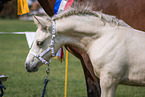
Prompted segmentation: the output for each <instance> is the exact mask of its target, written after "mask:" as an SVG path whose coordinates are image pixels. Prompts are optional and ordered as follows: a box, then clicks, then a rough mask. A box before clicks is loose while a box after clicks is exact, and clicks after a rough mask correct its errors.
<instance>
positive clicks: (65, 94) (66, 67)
mask: <svg viewBox="0 0 145 97" xmlns="http://www.w3.org/2000/svg"><path fill="white" fill-rule="evenodd" d="M67 75H68V51H67V50H66V65H65V91H64V97H67V79H68V78H67Z"/></svg>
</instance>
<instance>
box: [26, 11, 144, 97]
mask: <svg viewBox="0 0 145 97" xmlns="http://www.w3.org/2000/svg"><path fill="white" fill-rule="evenodd" d="M52 20H53V21H55V23H56V32H57V34H56V40H55V51H56V52H57V50H58V49H59V48H60V47H61V46H63V45H67V44H70V45H74V46H76V47H78V48H80V49H82V50H84V51H85V52H86V53H87V54H88V55H89V57H90V60H91V63H92V65H93V69H94V73H95V75H96V76H97V77H99V78H100V85H101V91H102V95H101V97H114V96H115V91H116V88H117V86H118V84H127V85H139V86H145V65H144V63H145V60H144V56H145V53H144V49H145V45H143V43H144V42H145V34H144V32H142V31H139V30H135V29H133V28H131V27H130V26H128V25H127V24H126V23H124V22H123V21H119V20H117V19H116V18H114V17H112V16H108V15H105V14H102V13H98V12H91V11H88V10H81V11H80V10H72V11H68V12H66V13H64V14H61V15H58V17H57V16H54V17H52ZM52 20H51V19H43V18H40V17H38V20H37V19H35V23H36V24H37V25H38V30H37V32H36V39H35V41H34V44H33V46H32V49H31V50H32V51H33V52H35V53H37V54H40V53H41V52H42V51H44V50H45V49H47V47H48V46H49V43H50V40H51V38H50V36H51V21H52ZM110 20H111V21H110ZM112 20H113V21H112ZM42 24H43V26H42ZM44 25H45V26H44ZM46 28H47V29H48V31H47V30H46ZM40 34H41V37H40ZM38 41H39V42H40V41H42V42H44V43H43V44H42V45H41V46H38V45H37V42H38ZM135 45H136V46H135ZM50 57H51V53H50V52H49V53H48V54H46V56H45V57H44V58H45V59H47V60H48V59H49V58H50ZM39 66H41V62H40V61H39V60H37V59H35V57H34V56H33V55H32V54H30V53H29V54H28V56H27V59H26V68H27V70H29V71H36V69H38V67H39Z"/></svg>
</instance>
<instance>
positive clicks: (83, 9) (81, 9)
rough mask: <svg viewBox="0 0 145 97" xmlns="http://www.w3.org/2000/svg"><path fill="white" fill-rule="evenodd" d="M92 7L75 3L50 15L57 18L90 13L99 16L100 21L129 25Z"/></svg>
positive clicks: (54, 18)
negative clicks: (75, 4)
mask: <svg viewBox="0 0 145 97" xmlns="http://www.w3.org/2000/svg"><path fill="white" fill-rule="evenodd" d="M92 9H93V8H92V7H91V6H90V5H87V6H85V5H81V6H78V5H77V7H76V6H75V7H74V6H73V7H71V8H69V9H68V10H66V11H63V12H60V13H58V14H57V15H54V16H53V17H52V19H53V20H59V19H62V18H67V17H70V16H72V15H92V16H95V17H98V18H100V19H101V20H102V21H106V22H109V23H115V24H117V25H119V26H126V27H130V26H129V25H128V24H127V23H125V22H124V21H123V20H120V19H117V18H116V17H115V16H112V15H107V14H104V13H102V12H101V11H93V10H92Z"/></svg>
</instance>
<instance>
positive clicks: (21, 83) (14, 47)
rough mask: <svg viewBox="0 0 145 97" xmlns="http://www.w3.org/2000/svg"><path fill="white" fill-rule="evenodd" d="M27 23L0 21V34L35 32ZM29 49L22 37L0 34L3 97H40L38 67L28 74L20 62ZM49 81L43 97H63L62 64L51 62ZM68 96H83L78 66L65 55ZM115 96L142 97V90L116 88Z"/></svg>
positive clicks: (41, 72) (144, 90)
mask: <svg viewBox="0 0 145 97" xmlns="http://www.w3.org/2000/svg"><path fill="white" fill-rule="evenodd" d="M35 30H36V27H35V25H34V24H33V22H31V21H19V20H0V32H15V31H16V32H18V31H21V32H22V31H35ZM28 51H29V49H28V45H27V41H26V39H25V35H14V34H0V72H1V73H2V74H4V75H8V76H9V78H8V81H6V82H4V83H3V84H4V85H5V86H6V88H7V89H6V90H5V95H4V97H41V93H42V89H43V81H44V78H45V76H46V74H45V68H46V67H47V66H42V67H41V68H40V69H39V71H38V72H36V73H28V72H26V70H25V66H24V62H25V58H26V56H27V53H28ZM50 69H51V73H50V80H51V81H50V82H49V83H48V86H47V92H46V96H45V97H63V96H64V74H65V62H63V63H60V62H58V61H57V60H52V63H51V66H50ZM68 71H69V72H68V97H87V94H86V88H85V80H84V75H83V70H82V67H81V64H80V62H79V60H78V59H77V58H75V57H74V56H73V55H71V54H70V53H69V70H68ZM116 97H145V88H141V87H131V86H123V85H121V86H119V88H118V89H117V93H116Z"/></svg>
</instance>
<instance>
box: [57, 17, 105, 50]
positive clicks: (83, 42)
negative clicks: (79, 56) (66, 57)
mask: <svg viewBox="0 0 145 97" xmlns="http://www.w3.org/2000/svg"><path fill="white" fill-rule="evenodd" d="M102 25H104V23H103V22H102V21H101V20H100V19H99V18H96V17H93V16H88V17H87V16H81V17H80V16H72V17H69V18H64V19H60V20H57V21H56V31H57V33H58V34H60V35H61V36H62V37H64V38H62V39H64V40H63V42H64V45H65V44H72V45H75V46H79V47H81V48H84V47H85V48H86V46H87V45H88V44H89V43H90V42H91V41H93V40H95V39H96V38H98V37H99V36H100V34H101V30H100V29H101V28H102Z"/></svg>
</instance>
